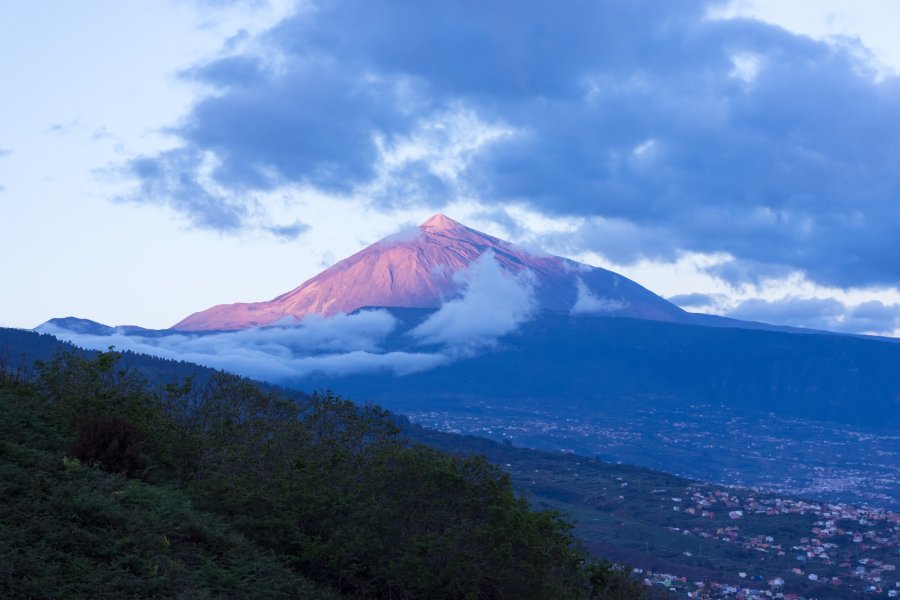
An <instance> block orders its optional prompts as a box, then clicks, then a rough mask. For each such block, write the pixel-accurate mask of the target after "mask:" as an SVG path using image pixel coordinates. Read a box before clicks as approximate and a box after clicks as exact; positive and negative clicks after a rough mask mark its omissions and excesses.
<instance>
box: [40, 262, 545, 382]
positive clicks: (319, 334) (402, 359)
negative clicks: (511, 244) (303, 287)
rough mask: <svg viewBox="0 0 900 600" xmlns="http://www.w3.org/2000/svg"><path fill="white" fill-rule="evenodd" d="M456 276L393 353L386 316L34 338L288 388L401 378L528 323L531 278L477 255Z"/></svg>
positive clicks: (392, 324) (52, 330)
mask: <svg viewBox="0 0 900 600" xmlns="http://www.w3.org/2000/svg"><path fill="white" fill-rule="evenodd" d="M456 276H457V277H459V278H460V280H461V282H462V283H463V284H464V286H463V292H462V294H461V296H460V297H458V298H453V299H449V300H448V301H447V302H445V303H444V304H443V305H442V306H441V308H440V309H438V310H437V311H436V312H434V313H433V314H432V315H431V316H429V317H428V318H427V319H426V320H425V321H424V322H423V323H421V324H420V325H418V326H417V327H415V328H414V329H412V330H411V331H409V332H405V335H403V336H402V337H401V343H400V344H399V347H400V348H403V349H401V350H396V349H394V350H386V349H385V346H386V342H387V341H388V338H389V337H390V336H391V335H392V334H395V333H396V329H397V326H398V321H397V320H396V319H395V318H394V317H393V316H392V315H391V313H390V312H388V311H386V310H363V311H360V312H355V313H352V314H349V315H346V314H337V315H335V316H332V317H322V316H319V315H315V314H312V315H307V316H306V317H304V318H303V320H302V321H299V322H296V321H295V320H293V319H292V318H285V319H284V320H282V321H280V322H278V323H276V324H275V325H274V326H270V327H263V328H251V329H244V330H240V331H228V332H214V333H174V332H173V333H164V334H162V335H159V334H158V333H154V334H142V333H139V332H134V331H128V330H124V329H115V330H114V331H113V333H111V334H108V335H103V334H93V333H85V332H84V331H81V332H79V331H74V330H73V329H74V328H73V329H63V328H60V327H58V326H55V325H53V324H44V325H42V326H41V327H39V328H38V331H40V332H41V333H49V334H52V335H55V336H56V337H58V338H59V339H62V340H65V341H69V342H72V343H74V344H76V345H78V346H82V347H84V348H91V349H97V350H105V349H107V348H109V347H110V346H115V347H116V348H117V349H119V350H130V351H132V352H138V353H142V354H150V355H153V356H159V357H162V358H169V359H175V360H185V361H188V362H193V363H197V364H200V365H204V366H207V367H213V368H216V369H225V370H227V371H231V372H233V373H238V374H240V375H245V376H249V377H255V378H258V379H263V380H267V381H274V382H295V381H297V380H302V379H303V378H306V377H308V376H311V375H324V376H335V377H340V376H344V375H352V374H371V373H392V374H394V375H406V374H409V373H415V372H417V371H423V370H428V369H432V368H434V367H437V366H440V365H442V364H446V363H449V362H451V361H454V360H458V359H460V358H465V357H469V356H473V355H474V354H476V353H477V352H479V351H484V350H486V349H489V348H491V347H493V346H495V345H496V341H497V339H498V338H499V337H501V336H503V335H506V334H508V333H512V332H513V331H514V330H515V329H516V328H517V327H518V326H519V324H521V323H522V322H524V321H526V320H527V319H529V318H531V316H533V314H534V309H535V302H534V290H533V282H532V279H531V277H529V274H528V273H525V274H519V275H512V274H510V273H507V272H506V271H504V270H503V269H502V268H501V267H500V265H499V264H498V263H497V261H496V260H495V258H494V255H493V253H492V252H490V251H488V252H485V253H484V254H483V255H482V256H481V257H479V258H478V259H477V260H476V261H474V262H473V263H472V264H471V265H470V266H469V267H468V268H467V269H465V270H463V271H460V272H458V273H457V274H456ZM76 327H77V326H76ZM394 346H395V347H396V344H394ZM424 346H427V349H422V348H423V347H424ZM409 347H411V349H409Z"/></svg>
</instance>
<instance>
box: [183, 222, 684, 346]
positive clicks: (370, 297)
mask: <svg viewBox="0 0 900 600" xmlns="http://www.w3.org/2000/svg"><path fill="white" fill-rule="evenodd" d="M486 252H491V253H493V258H494V260H496V262H497V264H498V265H499V266H500V267H501V268H502V269H503V270H504V271H506V272H507V273H510V274H513V275H521V274H524V273H528V274H529V275H527V276H528V277H529V278H531V280H532V281H533V283H534V296H535V301H536V302H537V305H538V308H539V309H542V310H552V311H564V312H569V311H573V312H597V313H603V314H608V315H621V316H629V317H637V318H643V319H654V320H663V321H681V320H683V319H684V317H685V316H686V315H687V313H685V312H684V311H682V310H681V309H680V308H678V307H676V306H675V305H673V304H671V303H669V302H667V301H665V300H663V299H662V298H660V297H659V296H657V295H656V294H654V293H652V292H650V291H649V290H647V289H645V288H643V287H641V286H640V285H638V284H637V283H635V282H633V281H631V280H630V279H627V278H625V277H622V276H621V275H618V274H616V273H613V272H611V271H607V270H605V269H599V268H596V267H591V266H588V265H585V264H581V263H577V262H575V261H572V260H569V259H566V258H561V257H558V256H551V255H541V254H534V253H531V252H528V251H526V250H525V249H523V248H520V247H517V246H515V245H513V244H510V243H509V242H505V241H503V240H500V239H498V238H495V237H493V236H490V235H487V234H485V233H481V232H480V231H476V230H474V229H471V228H469V227H466V226H465V225H463V224H461V223H458V222H456V221H454V220H453V219H451V218H449V217H447V216H446V215H443V214H436V215H434V216H432V217H431V218H430V219H428V220H427V221H425V222H424V223H422V224H421V225H419V226H418V227H417V228H414V229H412V230H409V231H402V232H400V233H397V234H394V235H392V236H388V237H386V238H385V239H383V240H381V241H378V242H376V243H374V244H372V245H371V246H369V247H367V248H365V249H363V250H361V251H359V252H357V253H356V254H354V255H353V256H351V257H349V258H346V259H344V260H342V261H340V262H338V263H336V264H335V265H333V266H331V267H329V268H328V269H326V270H325V271H323V272H322V273H320V274H318V275H316V276H315V277H313V278H312V279H309V280H308V281H305V282H304V283H303V284H301V285H300V286H299V287H297V288H296V289H294V290H291V291H290V292H287V293H286V294H282V295H281V296H278V297H277V298H274V299H272V300H269V301H268V302H253V303H238V304H221V305H218V306H214V307H212V308H209V309H207V310H204V311H201V312H198V313H194V314H192V315H191V316H189V317H187V318H186V319H184V320H182V321H181V322H179V323H177V324H176V325H174V326H173V327H172V329H174V330H180V331H206V330H236V329H245V328H249V327H258V326H265V325H270V324H273V323H275V322H277V321H280V320H281V319H284V318H286V317H288V318H290V317H293V318H295V319H302V318H303V317H304V316H306V315H308V314H318V315H323V316H330V315H334V314H337V313H349V312H352V311H354V310H357V309H359V308H362V307H364V306H379V307H412V308H438V307H439V306H440V305H441V304H442V302H444V301H446V300H449V299H452V298H454V297H456V296H458V295H459V294H460V293H462V291H463V289H464V286H465V282H464V278H463V277H460V276H458V275H457V274H458V273H460V272H463V271H465V270H466V269H467V268H468V267H469V266H470V265H471V264H472V263H473V262H474V261H476V260H477V259H479V258H480V257H481V256H482V255H484V254H485V253H486Z"/></svg>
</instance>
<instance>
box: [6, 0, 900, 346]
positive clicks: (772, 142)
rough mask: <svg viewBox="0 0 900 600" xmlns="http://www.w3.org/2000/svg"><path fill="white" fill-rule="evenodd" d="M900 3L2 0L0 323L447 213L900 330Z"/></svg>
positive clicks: (344, 245) (184, 284) (356, 243)
mask: <svg viewBox="0 0 900 600" xmlns="http://www.w3.org/2000/svg"><path fill="white" fill-rule="evenodd" d="M898 23H900V4H897V3H896V2H894V1H891V0H884V1H877V0H821V1H815V2H812V1H810V2H803V1H795V2H790V3H785V2H777V1H771V0H752V1H746V0H738V1H733V2H727V1H722V2H703V1H699V0H697V1H694V0H686V1H684V2H678V3H660V2H650V1H649V0H648V1H640V0H628V1H626V0H610V1H608V2H588V1H579V0H572V1H570V2H563V3H546V2H537V1H531V0H525V1H521V2H516V3H512V2H483V1H480V2H475V1H463V0H460V1H456V2H444V1H438V0H433V1H427V2H416V3H409V2H398V1H392V0H386V1H384V2H379V3H372V2H365V1H363V0H355V1H349V0H347V1H345V0H333V1H331V2H317V1H315V0H305V1H292V0H277V1H276V0H272V1H268V2H267V1H265V0H257V1H254V2H229V1H227V0H154V1H149V0H134V1H132V2H128V3H122V2H115V1H113V0H85V1H83V2H79V3H65V2H50V1H42V0H33V1H29V2H6V3H2V4H0V81H2V82H3V89H4V93H3V94H0V207H2V218H0V256H2V257H3V259H2V261H3V262H2V268H3V273H4V281H5V284H4V286H3V293H2V294H0V326H11V327H26V328H31V327H35V326H37V325H38V324H40V323H42V322H44V321H46V320H47V319H49V318H52V317H62V316H70V315H71V316H78V317H82V318H88V319H93V320H96V321H100V322H103V323H107V324H137V325H142V326H145V327H151V328H164V327H169V326H171V325H172V324H174V323H176V322H177V321H179V320H181V319H183V318H184V317H185V316H187V315H188V314H190V313H192V312H195V311H198V310H202V309H205V308H208V307H209V306H212V305H214V304H220V303H226V302H236V301H255V300H267V299H270V298H272V297H274V296H276V295H278V294H281V293H283V292H285V291H287V290H290V289H293V288H294V287H296V286H297V285H299V284H300V283H301V282H302V281H304V280H306V279H307V278H309V277H311V276H313V275H315V274H316V273H318V272H319V271H321V270H322V269H323V268H325V267H327V266H329V265H330V264H332V263H334V262H335V261H337V260H339V259H341V258H343V257H346V256H348V255H350V254H352V253H353V252H355V251H357V250H359V249H361V248H362V247H364V246H366V245H368V244H370V243H373V242H375V241H377V240H378V239H380V238H382V237H385V236H387V235H390V234H391V233H394V232H396V231H400V230H403V229H405V228H408V227H409V226H410V225H412V224H416V223H420V222H422V221H424V220H425V219H427V218H428V217H429V216H430V215H431V214H433V213H435V212H444V213H445V214H447V215H449V216H450V217H452V218H454V219H456V220H458V221H461V222H463V223H466V224H467V225H469V226H472V227H474V228H476V229H479V230H482V231H485V232H487V233H490V234H493V235H496V236H498V237H502V238H504V239H508V240H510V241H513V242H516V243H520V244H523V245H526V246H528V247H533V248H541V249H542V250H544V251H547V252H551V253H555V254H560V255H563V256H567V257H570V258H574V259H576V260H581V261H584V262H587V263H589V264H592V265H595V266H601V267H605V268H609V269H612V270H614V271H617V272H620V273H622V274H624V275H626V276H628V277H630V278H632V279H634V280H636V281H638V282H639V283H641V284H642V285H644V286H646V287H648V288H650V289H651V290H653V291H655V292H657V293H658V294H660V295H662V296H664V297H667V298H670V299H671V300H673V301H674V302H676V303H678V304H679V305H681V306H683V307H685V308H687V309H689V310H697V311H705V312H713V313H717V314H726V315H730V316H735V317H738V318H745V319H753V320H762V321H767V322H772V323H778V324H787V325H798V326H806V327H815V328H822V329H831V330H836V331H845V332H853V333H876V334H881V335H894V336H900V236H898V235H897V233H896V232H897V231H900V169H897V168H896V166H897V165H898V164H900V160H898V159H900V77H898V73H900V41H898V40H897V39H896V37H897V36H896V35H895V34H892V32H895V31H896V26H897V24H898Z"/></svg>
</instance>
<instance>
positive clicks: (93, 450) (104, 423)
mask: <svg viewBox="0 0 900 600" xmlns="http://www.w3.org/2000/svg"><path fill="white" fill-rule="evenodd" d="M76 431H77V436H78V437H77V438H75V441H74V442H72V444H71V445H70V446H69V456H71V457H72V458H77V459H78V460H80V461H81V462H84V463H89V464H93V463H95V464H97V465H99V466H100V468H102V469H103V470H104V471H107V472H109V473H121V474H123V475H127V476H133V475H135V474H136V473H137V472H138V471H140V470H141V469H142V468H143V467H144V460H143V459H142V458H141V450H143V447H144V434H143V433H142V432H141V431H140V430H139V429H138V428H137V427H135V426H134V425H132V424H131V423H129V422H128V421H126V420H124V419H121V418H119V417H109V416H98V415H96V414H94V413H91V414H89V415H87V416H85V417H84V418H82V419H80V420H79V421H78V425H77V429H76Z"/></svg>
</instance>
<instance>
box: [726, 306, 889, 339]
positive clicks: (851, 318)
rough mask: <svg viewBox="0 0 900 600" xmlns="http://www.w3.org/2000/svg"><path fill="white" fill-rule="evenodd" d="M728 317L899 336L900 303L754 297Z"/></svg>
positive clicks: (845, 331) (838, 330)
mask: <svg viewBox="0 0 900 600" xmlns="http://www.w3.org/2000/svg"><path fill="white" fill-rule="evenodd" d="M726 316H729V317H733V318H735V319H743V320H747V321H760V322H763V323H772V324H775V325H792V326H795V327H808V328H810V329H822V330H827V331H837V332H841V333H866V334H874V335H895V334H896V332H897V330H898V329H900V304H883V303H882V302H879V301H877V300H874V301H869V302H863V303H862V304H859V305H857V306H847V305H845V304H843V303H842V302H840V301H838V300H835V299H833V298H796V297H787V298H783V299H780V300H771V301H769V300H761V299H750V300H745V301H744V302H742V303H741V304H739V305H738V306H737V307H735V308H734V309H732V310H730V311H728V312H727V313H726Z"/></svg>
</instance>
